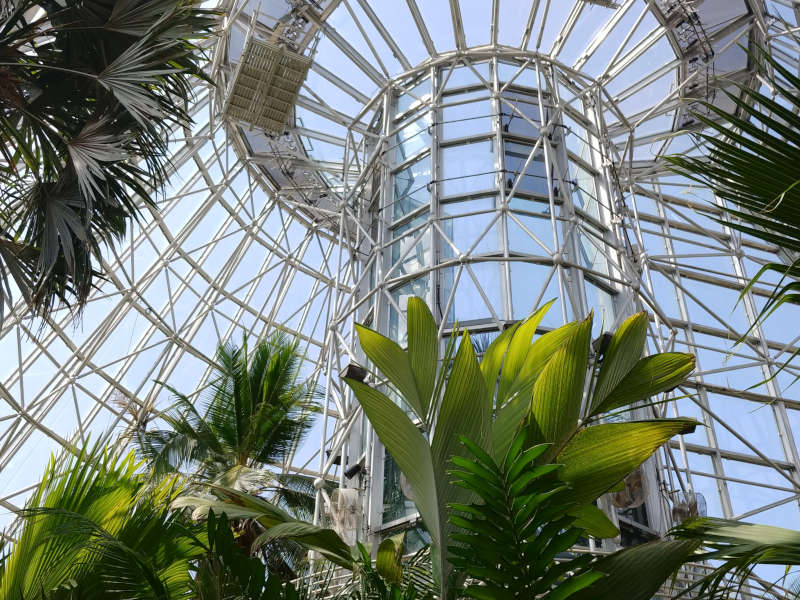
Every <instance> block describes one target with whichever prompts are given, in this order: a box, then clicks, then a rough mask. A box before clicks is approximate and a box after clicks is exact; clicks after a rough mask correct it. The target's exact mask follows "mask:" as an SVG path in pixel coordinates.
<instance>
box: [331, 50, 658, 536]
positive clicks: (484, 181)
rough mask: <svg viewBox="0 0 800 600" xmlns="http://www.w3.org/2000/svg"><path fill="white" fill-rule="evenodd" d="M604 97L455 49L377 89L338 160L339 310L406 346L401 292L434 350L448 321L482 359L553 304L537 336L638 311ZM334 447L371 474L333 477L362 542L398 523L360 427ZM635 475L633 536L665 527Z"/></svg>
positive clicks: (522, 66)
mask: <svg viewBox="0 0 800 600" xmlns="http://www.w3.org/2000/svg"><path fill="white" fill-rule="evenodd" d="M604 93H605V92H604V89H603V87H602V86H601V85H599V84H598V83H597V82H596V81H594V80H592V79H591V78H589V77H586V76H584V75H582V74H581V73H579V72H577V71H575V70H573V69H570V68H568V67H566V66H564V65H561V64H559V63H558V62H557V61H553V60H551V59H549V58H548V57H546V56H542V55H539V54H537V53H518V52H510V51H509V52H489V51H475V52H468V53H463V54H458V55H453V56H450V57H448V58H447V59H443V60H440V61H436V62H434V63H433V64H426V65H424V66H422V67H420V68H418V69H414V70H411V71H410V72H408V73H405V74H404V75H403V76H402V77H399V78H397V79H396V80H393V81H392V82H391V84H390V85H387V86H386V87H385V89H384V90H383V91H382V92H381V93H380V94H378V95H376V96H375V97H374V98H373V99H372V101H371V103H370V105H369V106H368V108H369V107H375V109H376V110H375V117H374V119H373V120H372V122H371V123H370V124H369V126H368V128H367V130H366V134H365V135H364V136H363V138H362V139H363V142H362V144H361V145H354V146H352V147H350V148H348V152H347V154H346V161H347V164H349V166H350V167H351V168H352V172H353V173H357V174H356V175H354V176H353V177H350V176H349V173H350V169H349V168H347V167H346V169H345V173H346V174H347V175H346V177H345V180H344V189H345V198H346V202H347V205H348V209H347V210H346V216H345V219H344V227H346V228H348V230H349V235H352V236H354V238H355V240H356V243H355V247H357V248H358V261H357V265H358V266H357V268H358V270H359V273H360V276H359V277H358V285H357V287H356V289H355V290H354V293H353V295H352V296H351V304H349V305H345V306H343V307H342V309H343V312H344V313H345V314H349V315H352V317H353V318H355V320H356V321H357V322H360V323H363V324H368V325H369V326H370V327H372V328H374V329H376V330H378V331H380V332H382V333H384V334H385V335H387V336H388V337H390V338H392V339H394V340H395V341H397V342H398V343H399V344H401V345H404V344H405V343H406V324H405V312H406V306H407V302H408V298H409V297H411V296H419V297H422V298H424V299H425V300H426V302H427V303H428V305H429V306H430V307H432V311H433V313H434V317H435V319H436V321H437V323H438V324H439V326H440V327H439V331H440V337H441V339H442V343H445V340H446V338H447V337H448V336H449V335H450V334H451V332H452V330H453V328H454V327H455V326H456V324H458V326H459V327H468V328H469V330H470V333H471V334H472V335H473V339H474V340H475V342H476V344H477V346H478V350H479V351H480V349H481V347H485V346H486V345H488V343H489V342H490V341H491V339H493V337H494V336H496V335H497V334H498V333H499V332H500V331H502V330H503V329H504V328H505V327H507V326H508V325H510V324H511V323H513V322H515V321H518V320H520V319H524V318H525V317H527V316H528V315H529V314H531V312H532V311H533V310H534V309H535V308H537V307H538V306H540V305H542V304H544V303H545V302H547V301H549V300H552V299H556V300H557V302H556V304H555V305H554V306H553V308H552V309H551V311H550V313H549V314H548V315H547V317H546V318H545V319H544V320H543V322H542V331H546V330H549V329H552V328H554V327H557V326H559V325H562V324H564V323H566V322H569V321H572V320H575V319H581V318H585V317H586V316H587V315H588V314H589V311H594V331H593V333H594V335H595V336H596V337H597V336H600V335H601V334H602V333H603V332H605V331H613V330H615V329H616V327H617V326H618V325H619V324H620V323H621V321H622V320H624V318H625V317H627V316H630V314H631V313H632V312H634V311H635V310H641V309H642V308H643V304H642V301H641V299H640V298H639V297H638V294H637V293H636V290H637V289H638V282H639V278H640V275H639V273H638V272H637V271H636V269H635V265H636V261H637V258H638V257H637V256H636V251H635V246H634V244H632V243H631V242H630V240H629V239H628V238H627V237H626V236H625V234H624V230H623V228H622V225H623V222H624V221H625V220H626V219H628V218H629V216H630V215H629V214H628V212H627V211H625V210H624V204H623V193H622V190H621V188H620V184H619V174H618V173H617V172H616V169H615V168H614V164H619V162H620V157H619V156H618V154H617V150H616V149H615V148H614V147H613V146H612V145H611V144H610V143H609V140H610V138H609V135H608V133H607V129H606V126H605V119H606V115H605V114H604V110H607V109H608V104H607V103H606V102H604V98H603V97H602V96H603V95H604ZM651 416H652V413H651ZM345 445H346V446H348V448H347V450H346V451H345V452H344V454H345V455H346V456H347V457H348V459H347V462H348V464H355V463H354V459H355V458H356V457H358V459H356V460H361V461H363V464H364V467H365V470H364V472H365V473H367V474H368V475H366V476H363V477H361V478H360V479H359V480H358V481H356V478H353V481H352V482H350V481H345V480H343V483H345V484H350V485H361V486H363V487H364V488H365V492H366V493H365V503H364V509H365V515H366V522H365V523H364V525H365V528H364V529H363V531H362V534H365V535H367V536H368V537H371V536H378V537H379V536H380V535H382V534H384V533H385V532H387V531H393V530H395V529H397V528H400V527H405V526H408V520H409V518H411V519H412V520H413V515H415V513H416V509H415V508H414V504H413V502H412V501H411V500H410V499H409V498H408V497H407V496H406V493H405V492H406V486H405V485H404V483H405V482H404V480H403V476H402V474H401V473H399V472H398V470H397V468H396V466H395V465H394V463H393V461H392V460H391V457H389V456H388V455H387V454H386V453H385V451H384V449H383V447H382V446H381V444H380V442H379V440H377V438H376V437H375V436H374V435H373V434H372V433H370V431H369V427H368V424H365V426H364V427H361V428H360V429H359V430H357V432H356V433H351V434H350V438H349V440H348V442H346V443H345ZM644 471H645V473H644V477H643V482H642V484H641V485H642V487H643V488H644V489H643V491H641V492H640V493H639V494H638V496H637V498H638V501H636V502H633V504H635V506H627V507H626V509H627V512H626V513H625V514H628V516H629V517H630V518H629V523H630V526H631V527H632V528H634V530H631V531H628V530H627V524H626V536H632V539H641V538H642V537H643V534H642V532H640V531H635V529H636V528H637V527H638V526H639V525H640V526H641V527H643V528H644V531H646V532H648V531H658V530H663V529H664V527H665V525H666V524H667V523H666V521H665V519H664V515H665V514H666V513H665V510H664V509H665V507H666V504H665V503H664V502H663V501H662V500H663V498H665V497H666V496H665V495H664V493H663V492H664V491H665V489H666V488H665V487H664V486H662V487H661V488H659V485H660V484H659V482H658V478H657V468H656V466H655V462H654V463H653V464H650V465H648V467H647V468H646V469H645V470H644ZM610 507H611V504H609V511H610V512H613V511H612V510H611V508H610ZM634 509H635V510H634ZM637 524H638V525H637Z"/></svg>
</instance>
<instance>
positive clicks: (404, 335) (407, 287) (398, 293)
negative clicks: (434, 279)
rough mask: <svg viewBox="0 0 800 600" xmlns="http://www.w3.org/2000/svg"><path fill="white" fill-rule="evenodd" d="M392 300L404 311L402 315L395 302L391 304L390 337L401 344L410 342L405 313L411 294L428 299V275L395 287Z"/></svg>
mask: <svg viewBox="0 0 800 600" xmlns="http://www.w3.org/2000/svg"><path fill="white" fill-rule="evenodd" d="M390 294H391V296H392V300H394V302H395V304H397V306H399V307H400V310H401V311H403V315H402V316H401V315H400V314H399V313H398V312H397V309H396V308H395V307H394V305H393V304H391V303H390V304H389V337H390V338H391V339H393V340H394V341H395V342H397V343H398V344H400V345H401V346H405V345H406V343H407V342H408V331H407V329H406V317H405V313H406V310H407V308H408V299H409V298H410V297H411V296H419V297H420V298H422V299H424V300H426V301H427V298H428V277H427V276H425V277H420V278H418V279H415V280H413V281H409V282H408V283H405V284H403V285H401V286H400V287H397V288H395V289H393V290H392V291H391V292H390Z"/></svg>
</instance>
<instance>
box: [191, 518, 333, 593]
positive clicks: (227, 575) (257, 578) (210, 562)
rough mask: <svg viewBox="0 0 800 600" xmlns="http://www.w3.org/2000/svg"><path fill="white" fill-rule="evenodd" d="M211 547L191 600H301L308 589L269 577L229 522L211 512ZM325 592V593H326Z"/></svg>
mask: <svg viewBox="0 0 800 600" xmlns="http://www.w3.org/2000/svg"><path fill="white" fill-rule="evenodd" d="M206 525H207V529H208V548H207V550H206V553H205V555H204V556H203V557H202V558H201V559H199V560H198V561H197V562H196V563H195V565H196V566H194V567H193V569H194V571H195V572H194V577H193V578H192V584H191V588H192V591H191V597H192V598H194V599H195V600H278V599H279V598H285V599H286V600H299V599H300V598H308V597H309V594H308V589H307V586H305V587H304V586H303V584H302V583H301V584H300V585H299V586H298V587H295V585H293V584H292V583H291V582H286V583H282V582H281V580H280V579H279V578H278V577H269V576H268V575H267V571H266V569H265V568H264V563H263V562H261V561H260V560H259V559H257V558H255V557H252V556H249V555H248V554H247V553H246V552H244V551H243V550H242V548H241V546H240V545H239V544H237V543H236V540H235V539H234V537H233V531H232V530H231V527H230V524H229V523H228V519H227V518H226V516H225V514H224V513H223V514H222V515H220V516H219V517H217V516H215V514H214V512H213V511H211V512H209V514H208V519H207V521H206ZM323 591H324V590H323Z"/></svg>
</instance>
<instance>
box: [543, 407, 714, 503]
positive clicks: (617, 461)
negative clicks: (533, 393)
mask: <svg viewBox="0 0 800 600" xmlns="http://www.w3.org/2000/svg"><path fill="white" fill-rule="evenodd" d="M697 425H698V422H697V421H695V420H694V419H659V420H652V421H635V422H631V423H605V424H603V425H595V426H593V427H587V428H584V429H581V430H580V431H578V433H576V434H575V436H574V437H573V438H572V439H571V440H570V441H569V442H568V443H567V445H566V446H565V447H564V449H563V450H561V452H559V453H558V456H557V458H556V460H555V462H558V463H561V464H563V465H564V467H563V468H562V469H561V470H560V471H559V472H558V475H559V477H560V478H561V480H562V481H564V482H565V483H566V484H567V485H569V486H570V488H571V489H570V491H569V496H570V499H571V500H573V501H575V502H578V503H586V502H592V501H593V500H595V499H597V498H599V497H600V496H601V495H603V494H605V493H606V492H608V491H609V490H610V489H611V488H612V487H613V486H614V485H616V484H617V483H618V482H619V481H621V480H622V479H624V478H625V477H626V476H627V475H629V474H630V473H631V472H632V471H633V470H634V469H635V468H636V467H638V466H639V465H640V464H642V463H643V462H644V461H645V460H647V459H648V458H649V457H650V455H652V454H653V452H655V451H656V449H658V447H659V446H661V444H663V443H664V442H666V441H667V440H669V439H670V438H672V437H673V436H675V435H678V434H686V433H691V432H693V431H694V429H695V427H696V426H697Z"/></svg>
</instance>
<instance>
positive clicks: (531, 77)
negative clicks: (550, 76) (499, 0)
mask: <svg viewBox="0 0 800 600" xmlns="http://www.w3.org/2000/svg"><path fill="white" fill-rule="evenodd" d="M509 12H511V11H509ZM517 71H519V65H516V64H508V63H503V62H501V63H498V65H497V77H498V79H499V80H500V81H501V82H503V83H505V82H506V81H511V78H512V77H514V76H515V75H516V78H515V79H514V82H513V83H512V85H518V86H523V87H531V88H535V87H536V69H535V68H533V67H527V68H526V69H524V70H523V71H522V72H521V73H519V75H517Z"/></svg>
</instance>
